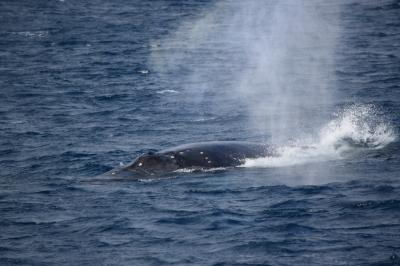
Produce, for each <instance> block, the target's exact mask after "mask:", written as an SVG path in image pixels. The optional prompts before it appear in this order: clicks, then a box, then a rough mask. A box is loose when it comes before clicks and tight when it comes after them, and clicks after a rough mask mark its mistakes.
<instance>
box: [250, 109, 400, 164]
mask: <svg viewBox="0 0 400 266" xmlns="http://www.w3.org/2000/svg"><path fill="white" fill-rule="evenodd" d="M395 139H396V134H395V132H394V130H393V127H392V125H391V124H390V123H389V122H387V120H386V119H385V117H384V116H382V115H380V114H379V113H378V112H377V108H376V107H375V106H374V105H371V104H369V105H361V104H357V105H351V106H349V107H346V108H344V109H343V110H341V111H340V112H338V113H336V114H335V118H334V119H332V120H331V121H330V122H329V123H327V124H326V125H325V126H323V127H322V128H321V129H320V130H319V133H318V134H317V135H316V136H309V137H305V138H302V139H297V140H295V141H293V142H292V143H291V144H289V145H283V146H281V147H278V148H277V151H278V152H277V156H273V157H265V158H258V159H248V160H246V162H245V164H244V166H245V167H282V166H291V165H297V164H304V163H311V162H317V161H326V160H332V159H343V158H346V156H347V155H348V154H349V153H354V152H357V151H360V150H366V149H380V148H383V147H385V146H386V145H388V144H389V143H391V142H393V141H395Z"/></svg>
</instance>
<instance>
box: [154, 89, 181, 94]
mask: <svg viewBox="0 0 400 266" xmlns="http://www.w3.org/2000/svg"><path fill="white" fill-rule="evenodd" d="M157 93H158V94H165V93H179V91H176V90H161V91H157Z"/></svg>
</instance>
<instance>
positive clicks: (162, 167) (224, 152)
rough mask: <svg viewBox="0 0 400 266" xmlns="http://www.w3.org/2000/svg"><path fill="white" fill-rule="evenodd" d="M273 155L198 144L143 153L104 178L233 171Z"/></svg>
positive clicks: (266, 150) (231, 144) (256, 148)
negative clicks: (189, 171)
mask: <svg viewBox="0 0 400 266" xmlns="http://www.w3.org/2000/svg"><path fill="white" fill-rule="evenodd" d="M273 154H274V151H273V149H272V148H271V147H270V146H268V145H266V144H260V143H254V142H244V141H210V142H199V143H191V144H185V145H180V146H176V147H172V148H168V149H164V150H161V151H158V152H149V153H145V154H143V155H141V156H139V157H138V158H137V159H135V160H134V161H133V162H132V163H130V164H128V165H127V166H124V167H120V168H116V169H113V170H111V171H110V172H108V173H106V174H111V175H116V176H119V177H137V178H143V177H149V176H155V175H157V176H160V175H163V174H168V173H171V172H174V171H176V170H179V169H194V170H196V169H211V168H226V167H235V166H239V165H241V164H243V163H244V161H245V159H251V158H260V157H265V156H271V155H273Z"/></svg>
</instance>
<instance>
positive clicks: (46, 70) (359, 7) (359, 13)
mask: <svg viewBox="0 0 400 266" xmlns="http://www.w3.org/2000/svg"><path fill="white" fill-rule="evenodd" d="M234 3H238V2H234V1H233V2H232V1H231V2H227V4H226V6H224V5H222V7H221V6H218V5H217V3H216V2H214V1H194V0H193V1H161V0H159V1H129V2H128V1H119V0H118V1H75V0H65V1H6V0H3V1H1V2H0V166H1V168H0V169H1V170H0V265H168V264H171V265H399V264H400V240H399V239H400V196H399V195H400V179H399V178H400V156H399V155H400V142H399V140H398V137H397V135H398V130H399V124H400V115H399V114H400V87H399V84H400V3H399V2H398V1H395V0H394V1H348V2H347V1H346V2H338V3H337V5H340V8H338V9H335V11H332V9H331V8H329V7H325V8H327V9H328V10H329V12H331V11H332V12H335V14H336V16H337V21H338V22H339V23H338V24H337V25H336V27H337V29H338V30H337V36H335V38H334V39H335V40H336V42H335V43H334V44H333V42H329V43H328V44H326V45H327V47H331V46H332V47H331V48H332V49H330V50H329V52H330V53H329V55H328V57H329V58H330V59H331V60H328V61H323V60H322V61H318V58H317V59H315V58H314V59H315V60H316V61H318V62H327V64H326V65H323V66H324V67H318V68H314V67H315V66H314V65H313V63H312V62H314V61H313V60H309V61H307V62H306V65H305V67H300V69H302V70H305V71H304V72H303V74H304V75H303V74H301V73H298V72H297V71H298V70H299V69H298V68H293V69H292V70H293V72H294V73H293V77H298V78H299V80H302V79H304V80H315V79H313V77H319V78H324V79H326V80H329V81H330V82H325V83H324V84H327V85H326V91H328V92H329V93H323V94H322V93H320V90H317V89H316V87H313V86H311V85H313V84H315V83H313V82H310V81H309V82H308V83H307V82H306V83H304V80H303V82H297V81H296V82H293V83H291V85H293V84H297V85H298V87H299V88H300V87H302V84H307V89H305V88H304V92H303V95H304V94H305V95H306V96H307V97H305V99H303V98H301V95H302V93H300V94H299V95H298V96H295V97H294V96H293V93H294V92H295V91H291V90H290V89H289V88H286V89H287V90H288V91H283V92H284V93H283V92H281V91H279V90H278V91H275V90H269V89H268V88H269V87H268V86H265V88H267V90H266V91H267V92H268V93H271V94H269V96H268V97H265V98H262V101H261V103H262V104H261V105H260V104H259V102H260V101H258V100H260V97H259V94H257V93H259V91H257V93H255V94H254V95H250V96H249V95H247V96H248V98H246V97H247V96H246V94H243V91H241V90H238V91H230V90H229V88H233V87H234V86H235V84H238V82H239V81H238V79H239V78H238V77H239V76H241V75H240V73H242V72H243V71H244V70H243V69H245V68H248V69H251V71H250V72H253V70H252V67H255V68H256V69H260V65H258V67H257V66H254V65H251V62H254V61H251V62H250V63H249V62H248V61H246V58H249V57H248V54H247V53H246V51H247V50H246V49H245V48H246V45H248V44H247V43H246V42H244V41H243V40H245V39H246V38H247V40H249V39H251V40H253V39H252V38H255V36H253V35H252V33H253V32H252V31H251V30H250V31H249V30H248V29H250V28H248V29H246V28H245V30H243V29H241V30H238V31H239V32H242V33H243V32H249V35H248V36H247V37H246V36H243V35H240V36H239V37H238V36H236V37H235V38H232V39H230V36H231V35H230V33H231V32H235V31H232V29H230V30H229V25H231V24H230V22H231V20H229V19H226V18H227V17H232V16H233V15H231V14H235V12H237V11H240V10H238V9H237V7H235V5H234ZM255 3H257V4H258V5H260V7H259V8H257V9H259V10H264V9H266V10H270V9H271V10H272V7H267V8H265V7H262V6H263V5H265V2H263V1H259V2H257V1H255ZM270 4H271V3H270ZM271 6H273V5H272V4H271ZM289 6H290V5H289ZM230 7H231V9H230ZM321 8H322V9H323V8H324V5H322V7H321ZM215 10H217V11H218V12H217V13H218V15H217V16H216V17H217V18H218V19H217V20H215V21H214V20H209V19H208V17H207V14H212V12H215ZM249 10H250V11H251V12H249V14H248V15H249V17H251V15H252V12H253V11H254V10H255V9H253V8H249ZM288 10H290V8H289V9H288ZM230 12H231V13H230ZM271 12H272V11H271ZM288 12H289V11H288ZM283 14H284V13H283ZM280 16H281V17H280V18H282V20H280V21H285V19H289V18H290V17H291V16H288V18H285V16H284V15H283V17H282V15H280ZM210 21H211V22H210ZM239 21H240V20H239ZM299 21H300V22H302V21H306V22H307V20H305V17H302V16H300V20H299ZM311 22H313V21H311ZM317 22H318V21H317ZM202 23H203V24H202ZM207 23H209V24H207ZM235 23H237V21H236V22H235ZM269 23H271V24H270V27H271V28H274V25H275V24H274V23H275V22H273V21H272V22H269ZM204 24H205V25H206V26H207V27H203V26H204ZM315 24H318V23H311V24H310V25H315ZM202 25H203V26H202ZM210 25H214V26H213V27H217V28H218V27H219V29H221V28H222V29H225V28H224V27H226V29H227V30H226V31H225V30H221V31H218V30H217V32H227V33H229V34H227V35H226V36H221V40H220V39H218V35H219V34H215V35H207V34H206V35H204V33H208V32H210V31H211V30H210V29H212V28H213V27H211V28H208V26H210ZM235 25H236V24H235ZM243 25H249V24H246V22H245V21H244V20H243ZM264 25H266V24H264V23H260V24H257V25H253V26H254V28H256V27H258V28H261V29H263V27H264ZM278 25H280V24H279V23H278ZM299 25H303V24H301V23H300V24H299ZM304 25H308V24H307V23H306V24H304ZM191 26H197V27H198V28H196V29H197V31H194V30H192V28H191ZM299 31H301V28H299ZM199 32H200V33H201V34H199ZM256 32H258V33H259V32H260V31H256ZM261 32H262V31H261ZM276 32H277V33H276V34H277V36H278V37H279V36H285V33H284V31H276ZM281 32H282V35H281ZM335 32H336V31H335ZM196 34H197V35H196ZM202 34H203V35H202ZM185 36H186V37H188V38H194V37H196V38H198V39H194V41H193V40H191V41H190V40H189V41H187V40H185ZM266 36H271V35H266ZM272 36H273V35H272ZM256 37H257V38H258V37H260V42H261V43H263V39H262V37H263V36H262V35H261V36H260V35H257V36H256ZM227 40H229V41H232V42H229V43H228V44H226V43H225V44H224V45H226V46H222V48H221V46H218V43H219V42H222V43H224V42H227ZM236 41H238V42H236ZM264 42H265V43H270V42H271V40H270V39H268V38H266V39H264ZM186 43H196V45H195V46H193V45H192V46H190V45H189V47H186V48H188V49H187V50H182V47H184V48H185V46H184V45H183V44H186ZM210 43H212V45H210ZM237 43H240V44H241V45H239V46H235V44H237ZM243 43H245V45H243ZM293 43H294V42H293ZM299 43H301V40H299ZM321 43H323V42H322V41H321V39H318V38H317V39H316V42H315V44H316V45H315V47H314V48H313V49H316V50H318V46H319V45H320V44H321ZM214 44H215V45H214ZM289 44H292V43H291V42H288V45H289ZM331 44H332V45H331ZM250 46H251V47H248V48H249V50H251V51H256V50H257V49H253V48H254V47H255V46H254V47H253V46H252V45H250ZM224 47H225V48H226V49H225V48H224ZM234 47H236V48H237V47H238V50H235V49H234ZM243 47H244V48H243ZM279 47H280V46H278V47H275V49H277V50H274V51H277V52H279V51H281V50H280V48H279ZM289 47H290V46H289ZM295 48H296V47H295ZM313 49H311V50H313ZM284 51H286V50H284ZM290 51H293V52H294V53H293V54H289V56H288V58H289V61H288V62H289V63H288V64H289V65H295V64H299V65H300V64H301V62H303V61H301V60H302V59H304V58H302V57H301V55H303V54H307V51H306V50H296V49H294V50H290ZM318 51H319V50H318ZM322 51H325V50H322ZM274 54H276V53H274ZM311 54H312V53H311ZM324 55H325V54H324ZM179 56H180V57H179ZM296 56H297V57H296ZM298 57H301V58H300V59H299V61H296V60H295V58H298ZM160 58H161V59H162V60H158V59H160ZM168 58H169V61H168V65H167V66H166V65H165V64H164V63H163V62H166V60H168ZM177 58H178V59H179V60H177ZM182 58H183V59H182ZM251 58H253V57H251ZM285 58H286V57H285ZM291 58H292V59H293V60H290V59H291ZM278 61H279V60H278ZM160 62H161V63H160ZM303 63H304V62H303ZM328 63H329V66H328ZM272 66H274V69H275V67H276V69H278V68H280V69H283V70H285V71H287V70H288V67H287V66H288V65H287V64H283V65H282V64H278V63H277V62H273V63H272ZM318 66H319V65H318ZM328 68H329V73H328V72H326V73H328V74H329V75H328V74H327V75H325V74H326V73H325V72H324V73H325V74H324V75H319V74H318V73H322V72H323V71H324V70H326V69H328ZM204 69H206V70H207V71H205V70H204ZM307 69H314V70H315V69H317V70H318V71H316V72H318V73H317V74H318V75H317V74H316V73H315V71H314V72H313V73H314V74H313V75H311V74H310V73H308V72H307V71H306V70H307ZM261 70H262V71H261V72H260V73H271V71H272V70H271V69H265V71H266V72H263V71H264V69H262V65H261ZM254 72H257V71H254ZM197 73H200V74H202V75H197ZM210 73H214V74H213V75H210ZM279 73H283V72H282V71H280V72H279V71H278V72H276V73H275V74H276V75H277V76H279V75H278V74H279ZM307 73H308V74H310V75H308V74H307ZM205 74H207V75H205ZM268 75H269V74H265V76H267V77H268V78H267V79H263V78H258V79H257V80H258V81H261V82H263V81H266V80H267V81H271V79H270V76H268ZM260 76H261V77H264V76H263V75H260ZM188 77H189V78H188ZM236 78H237V79H236ZM240 79H241V78H240ZM210 80H212V82H210ZM241 80H242V79H241ZM243 80H248V79H243ZM243 80H242V81H243ZM252 80H253V81H254V80H255V79H252ZM318 82H320V81H318ZM321 82H322V81H321ZM204 84H205V85H204ZM210 84H211V85H210ZM246 84H247V85H249V84H250V83H249V82H247V83H246ZM257 84H258V83H257ZM278 84H280V83H278ZM285 84H286V83H285ZM308 85H310V86H308ZM292 87H293V86H292ZM304 87H305V86H304ZM253 88H256V85H254V86H250V85H249V86H247V87H246V89H248V90H250V91H253ZM310 88H311V89H310ZM282 90H283V88H282ZM316 93H318V97H323V96H324V97H325V100H326V101H325V104H326V105H325V107H326V108H323V110H325V111H324V112H322V111H321V109H318V108H321V107H320V106H319V105H318V104H319V102H320V101H319V100H316V99H312V100H307V99H310V97H312V96H313V95H315V94H316ZM277 94H279V95H280V96H281V94H282V95H283V96H284V97H283V98H282V97H281V98H279V97H276V96H277ZM243 95H245V96H243ZM265 95H267V94H265ZM254 96H256V97H254ZM289 98H290V99H292V100H293V99H296V98H298V99H299V103H300V107H299V106H297V107H296V108H294V109H292V108H291V105H290V104H287V105H284V104H283V105H279V104H277V105H276V106H278V107H279V106H284V108H281V109H279V108H278V107H276V106H275V105H274V106H275V107H274V109H272V110H271V111H274V110H279V114H280V113H283V112H286V113H285V115H284V116H283V117H279V118H274V117H273V116H272V115H276V114H278V112H276V113H274V112H272V113H271V114H272V115H271V117H268V115H269V113H267V114H266V113H265V112H262V111H261V112H259V113H258V114H260V113H261V114H262V115H260V116H261V118H263V119H267V120H268V119H269V120H268V121H274V122H275V123H269V124H268V123H266V125H269V127H268V126H265V127H264V126H263V127H260V128H258V129H257V123H253V122H254V121H253V118H254V117H255V116H256V115H255V113H254V112H253V111H254V110H253V109H252V106H257V107H258V106H264V105H265V106H267V107H268V106H270V105H271V106H272V104H270V103H271V102H272V101H273V99H275V100H276V99H281V100H282V99H289ZM257 99H258V100H257ZM268 99H272V100H271V102H270V101H268ZM283 102H284V101H283ZM321 102H322V100H321ZM256 103H257V104H256ZM275 103H276V102H275ZM253 104H254V105H253ZM257 110H259V109H257ZM299 110H301V112H299ZM316 110H320V111H321V112H320V111H316ZM298 113H300V114H301V115H300V116H295V115H296V114H298ZM286 114H290V117H296V121H297V122H296V123H297V124H293V123H290V124H291V125H292V126H293V127H295V128H296V129H299V128H300V129H301V130H302V131H304V132H308V131H309V132H312V133H313V134H314V133H315V132H320V133H319V135H318V134H317V137H316V139H317V140H313V141H311V144H310V142H307V141H304V143H302V144H301V145H308V146H309V147H311V152H310V151H308V150H307V154H306V155H304V153H303V152H299V149H298V148H299V147H300V146H301V145H300V146H296V145H295V146H293V145H288V146H283V148H282V150H283V152H282V156H281V157H280V158H277V159H273V158H265V159H263V160H261V161H256V162H253V164H251V165H248V166H249V167H245V168H237V169H225V170H223V169H222V170H218V171H211V172H207V171H205V172H200V173H194V172H190V171H187V172H183V173H177V174H176V175H173V176H172V178H168V179H159V180H158V179H156V180H150V181H147V182H143V181H134V180H101V179H100V180H99V179H95V178H94V177H95V176H97V175H100V174H102V173H104V172H106V171H108V170H110V169H112V168H113V167H116V166H118V165H119V164H120V163H124V164H126V163H129V162H130V161H131V160H132V159H133V158H135V157H136V156H138V155H139V154H140V153H142V152H144V151H146V150H148V149H161V148H167V147H172V146H174V145H179V144H183V143H190V142H198V141H211V140H251V141H267V142H268V141H273V139H274V135H273V132H280V133H282V132H285V133H287V135H291V134H290V133H291V132H295V131H292V130H293V128H290V127H289V128H287V127H282V125H283V123H282V119H284V118H285V117H286V118H287V117H289V116H286ZM335 114H336V115H335ZM337 114H339V115H337ZM264 115H266V116H264ZM297 118H298V119H297ZM274 119H275V120H274ZM279 119H280V120H279ZM277 120H279V123H277ZM249 121H252V122H249ZM257 121H261V120H257ZM263 121H264V120H263ZM283 122H285V120H284V121H283ZM291 122H292V121H291ZM314 122H315V123H314ZM277 124H278V125H279V126H280V130H279V131H276V127H274V125H277ZM313 124H315V126H313ZM324 125H325V126H324ZM332 125H333V126H332ZM286 126H287V125H286ZM321 127H322V129H324V128H325V129H326V130H325V131H324V130H322V131H318V130H319V128H321ZM282 129H285V130H282ZM296 133H297V132H296ZM305 134H306V133H305ZM310 134H311V133H310ZM290 138H291V139H292V140H293V139H297V136H295V135H294V134H292V136H291V137H290ZM300 139H302V138H300ZM343 143H344V144H343ZM338 147H340V152H339V151H338V150H337V149H338ZM343 147H344V150H343V149H342V148H343ZM300 150H301V149H300Z"/></svg>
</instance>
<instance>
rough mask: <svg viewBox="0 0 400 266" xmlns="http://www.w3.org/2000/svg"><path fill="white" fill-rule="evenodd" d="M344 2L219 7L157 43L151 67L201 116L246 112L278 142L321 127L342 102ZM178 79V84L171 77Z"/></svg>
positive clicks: (259, 0) (289, 0)
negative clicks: (339, 67) (339, 61)
mask: <svg viewBox="0 0 400 266" xmlns="http://www.w3.org/2000/svg"><path fill="white" fill-rule="evenodd" d="M340 8H341V6H340V4H339V3H338V2H335V3H330V2H326V1H321V0H312V1H294V0H285V1H263V0H254V1H236V0H232V1H218V2H216V3H215V4H212V5H209V6H208V7H207V8H204V10H203V12H202V13H201V14H199V15H198V16H197V17H196V19H193V18H191V19H188V20H187V21H184V22H183V23H182V24H181V25H180V27H178V28H177V29H176V30H175V31H173V32H171V33H170V34H168V35H167V36H165V37H163V38H162V39H158V40H154V41H153V43H152V44H151V45H150V46H151V49H152V53H151V56H150V59H149V65H150V66H151V69H152V72H153V73H154V74H157V75H159V76H160V79H159V80H160V82H162V81H163V80H169V82H173V84H168V86H169V87H174V88H175V87H176V88H177V89H178V90H179V91H182V93H181V94H180V95H179V100H180V102H182V103H184V104H185V103H187V106H188V108H190V110H193V109H194V108H197V109H198V113H200V114H202V113H207V114H209V113H212V114H218V115H221V114H229V113H241V114H243V115H245V116H246V117H247V118H248V119H247V120H246V122H247V123H246V124H244V126H245V127H246V128H248V130H249V131H251V132H255V131H256V132H259V133H257V135H264V136H266V138H267V137H270V138H271V139H270V140H271V142H273V143H286V142H287V141H288V140H289V139H291V138H292V137H293V135H296V134H300V133H301V132H304V131H305V130H312V129H317V128H319V126H320V125H321V124H322V123H323V121H326V120H325V119H326V117H327V116H329V113H330V111H331V110H332V108H333V106H332V104H333V102H334V100H333V98H334V97H335V92H336V90H335V81H336V78H335V63H336V62H335V49H336V46H337V45H336V44H337V43H338V39H339V37H340V33H341V31H340V27H339V15H340ZM171 75H173V76H174V80H173V81H171V79H169V78H167V77H168V76H171Z"/></svg>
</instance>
